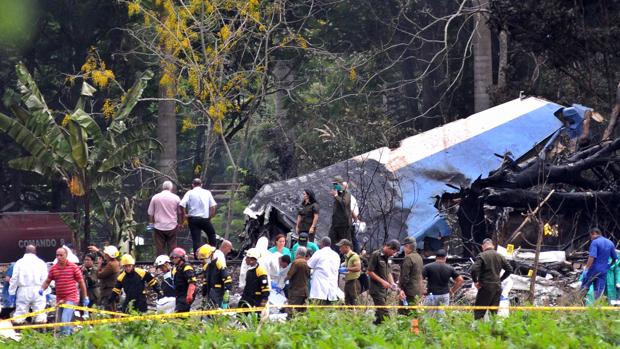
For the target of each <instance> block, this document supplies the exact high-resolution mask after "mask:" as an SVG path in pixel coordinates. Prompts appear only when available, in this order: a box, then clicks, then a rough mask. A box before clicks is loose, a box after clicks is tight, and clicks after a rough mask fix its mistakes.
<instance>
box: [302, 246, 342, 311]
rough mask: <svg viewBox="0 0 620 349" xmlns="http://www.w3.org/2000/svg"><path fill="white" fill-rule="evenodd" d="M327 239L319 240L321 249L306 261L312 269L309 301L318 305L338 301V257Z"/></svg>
mask: <svg viewBox="0 0 620 349" xmlns="http://www.w3.org/2000/svg"><path fill="white" fill-rule="evenodd" d="M331 244H332V241H331V239H330V238H329V237H327V236H326V237H324V238H322V239H321V249H320V250H318V251H317V252H315V253H314V254H313V255H312V257H310V259H309V260H308V266H309V267H310V268H311V269H312V279H311V280H310V297H308V298H310V299H315V300H318V301H319V303H320V304H329V303H330V302H333V301H336V300H338V293H339V288H338V268H340V256H339V255H338V253H336V252H335V251H334V250H332V248H331Z"/></svg>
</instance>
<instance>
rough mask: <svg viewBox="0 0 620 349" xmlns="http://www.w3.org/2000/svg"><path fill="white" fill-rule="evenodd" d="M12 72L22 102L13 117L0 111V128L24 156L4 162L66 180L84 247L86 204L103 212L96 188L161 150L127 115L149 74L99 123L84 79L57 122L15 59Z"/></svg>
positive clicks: (16, 105)
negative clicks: (77, 206) (89, 107)
mask: <svg viewBox="0 0 620 349" xmlns="http://www.w3.org/2000/svg"><path fill="white" fill-rule="evenodd" d="M16 71H17V77H18V80H17V89H18V92H19V95H20V99H21V103H12V105H10V106H9V109H10V110H11V112H12V114H13V115H12V116H8V115H5V114H3V113H0V132H3V133H5V134H7V135H8V136H9V137H11V138H12V139H13V140H14V141H15V143H17V144H19V145H20V146H21V147H22V148H23V149H24V150H25V151H26V152H28V154H29V155H27V156H24V157H20V158H16V159H13V160H11V161H9V166H11V167H12V168H14V169H18V170H23V171H30V172H36V173H39V174H41V175H43V176H46V177H56V178H60V179H62V180H64V181H65V182H66V183H67V186H68V187H69V191H70V192H71V194H72V195H73V196H74V197H78V198H80V199H81V200H80V202H81V208H82V210H83V211H84V221H83V227H82V229H83V233H84V241H83V244H82V247H83V248H85V247H87V246H88V245H89V244H90V215H91V204H92V203H93V202H94V203H95V204H96V205H95V206H96V207H97V209H100V210H105V205H104V204H103V200H102V195H101V193H99V192H98V189H99V188H103V187H104V186H105V185H109V184H110V183H114V182H116V183H118V182H120V181H119V180H118V179H119V178H120V177H121V176H122V175H123V174H124V173H125V172H126V171H127V170H126V167H128V166H127V165H131V164H132V163H134V162H136V161H139V159H141V158H144V157H145V156H146V155H148V154H150V152H151V151H154V150H158V149H160V148H161V145H160V144H159V143H158V142H157V141H156V140H155V139H154V138H152V137H151V136H150V134H151V131H152V125H148V124H140V123H139V122H138V121H137V120H136V119H135V118H132V117H131V112H132V110H133V108H134V107H135V106H136V104H137V103H138V101H139V99H140V97H141V96H142V93H143V91H144V89H145V88H146V86H147V83H148V81H149V80H150V79H151V78H152V77H153V73H152V72H151V71H148V70H147V71H145V72H144V73H142V74H141V75H140V76H139V77H138V79H137V80H136V82H135V83H134V85H133V86H132V87H131V88H130V89H129V90H128V91H127V92H126V93H125V94H124V96H123V98H121V102H120V104H119V105H118V107H117V108H116V109H115V113H114V115H112V116H111V117H110V118H109V120H108V119H106V120H104V121H102V122H99V123H98V122H97V121H96V120H95V118H94V115H93V114H92V113H88V112H87V111H86V110H85V109H86V108H85V105H86V101H87V100H88V99H91V98H93V93H94V92H96V90H95V88H94V87H92V86H91V85H89V84H88V83H87V82H86V81H84V82H83V83H82V89H81V93H80V97H79V99H78V102H77V104H76V106H75V108H74V109H73V110H71V111H68V112H67V114H66V115H65V116H64V118H63V119H62V121H61V122H57V120H56V118H55V117H54V114H53V113H52V111H51V110H50V109H49V107H48V106H47V103H46V101H45V98H44V97H43V94H42V93H41V91H39V88H38V87H37V85H36V83H35V81H34V79H33V78H32V76H31V75H30V73H29V72H28V70H27V69H26V67H25V66H24V65H23V64H22V63H19V64H17V65H16ZM129 167H131V166H129ZM104 216H105V214H104Z"/></svg>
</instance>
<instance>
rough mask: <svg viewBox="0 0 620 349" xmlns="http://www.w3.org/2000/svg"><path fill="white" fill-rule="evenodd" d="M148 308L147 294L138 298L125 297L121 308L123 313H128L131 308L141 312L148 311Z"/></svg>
mask: <svg viewBox="0 0 620 349" xmlns="http://www.w3.org/2000/svg"><path fill="white" fill-rule="evenodd" d="M147 309H148V307H147V305H146V296H145V295H142V296H141V297H138V298H137V299H127V298H125V301H124V302H123V305H122V307H121V310H122V311H123V313H128V312H129V310H135V311H137V312H140V313H146V310H147Z"/></svg>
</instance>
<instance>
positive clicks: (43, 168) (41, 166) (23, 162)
mask: <svg viewBox="0 0 620 349" xmlns="http://www.w3.org/2000/svg"><path fill="white" fill-rule="evenodd" d="M9 166H11V168H13V169H16V170H21V171H29V172H35V173H38V174H40V175H42V176H50V175H53V174H55V173H54V169H53V168H52V166H53V163H47V164H46V163H44V162H43V161H41V159H39V158H35V157H34V156H25V157H22V158H17V159H12V160H9Z"/></svg>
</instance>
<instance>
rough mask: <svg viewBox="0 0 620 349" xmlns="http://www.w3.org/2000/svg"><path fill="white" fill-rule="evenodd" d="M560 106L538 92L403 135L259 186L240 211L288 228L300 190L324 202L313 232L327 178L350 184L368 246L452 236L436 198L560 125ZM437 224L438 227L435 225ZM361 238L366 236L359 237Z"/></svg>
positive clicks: (325, 220)
mask: <svg viewBox="0 0 620 349" xmlns="http://www.w3.org/2000/svg"><path fill="white" fill-rule="evenodd" d="M561 107H562V106H561V105H558V104H555V103H552V102H549V101H546V100H543V99H539V98H535V97H528V98H524V99H515V100H513V101H510V102H507V103H504V104H501V105H498V106H496V107H494V108H491V109H488V110H485V111H483V112H480V113H477V114H474V115H472V116H470V117H468V118H466V119H460V120H457V121H454V122H451V123H449V124H446V125H443V126H441V127H437V128H434V129H432V130H429V131H427V132H424V133H420V134H418V135H415V136H412V137H409V138H406V139H404V140H403V141H402V142H401V144H400V147H398V148H396V149H389V148H379V149H376V150H373V151H370V152H368V153H365V154H362V155H359V156H356V157H354V158H352V159H348V160H345V161H342V162H339V163H336V164H334V165H331V166H328V167H325V168H322V169H320V170H317V171H314V172H311V173H308V174H306V175H303V176H299V177H296V178H292V179H289V180H286V181H280V182H276V183H271V184H267V185H265V186H263V187H262V188H261V190H260V191H259V192H258V194H257V195H256V196H255V197H254V198H253V199H252V200H251V202H250V204H249V205H248V207H247V208H246V209H245V211H244V213H245V214H246V215H247V216H248V217H250V218H257V217H258V216H260V215H269V214H271V213H272V211H273V210H275V211H277V212H278V215H279V218H280V219H281V221H283V222H284V223H285V224H286V225H288V226H291V227H293V226H294V222H295V219H296V216H297V211H298V209H299V205H300V203H301V199H302V191H303V189H304V188H308V189H311V190H313V191H314V192H315V194H316V197H317V201H318V202H319V203H320V205H321V214H320V219H319V223H318V230H317V234H318V235H319V236H322V235H326V234H327V233H328V231H329V226H330V223H331V213H332V205H333V198H331V197H330V195H329V189H330V188H331V179H332V178H333V177H334V176H336V175H340V176H342V177H343V178H344V179H345V180H346V181H349V182H352V183H353V185H354V187H353V188H352V189H351V192H352V194H353V195H354V196H355V197H356V198H357V199H358V202H359V206H360V210H361V217H362V220H364V221H365V222H366V223H367V225H368V229H367V231H366V238H368V239H369V243H370V245H371V246H375V247H376V246H378V245H379V244H381V243H382V242H384V241H385V239H389V238H398V239H400V238H403V237H404V236H407V235H408V236H414V237H416V238H417V239H418V240H419V242H422V239H423V238H424V237H425V236H430V237H438V236H442V235H444V234H449V230H448V231H447V230H446V229H443V228H445V227H444V224H442V223H441V222H439V221H441V220H442V219H443V218H442V217H441V216H440V215H439V212H438V210H437V209H436V208H435V206H434V204H435V200H436V197H437V196H441V195H442V194H443V193H444V192H454V191H455V189H453V188H450V187H448V186H446V184H451V185H454V186H457V187H460V186H469V185H470V184H471V182H473V181H474V180H475V179H476V178H478V177H479V176H481V177H486V176H488V174H489V172H490V171H492V170H495V169H497V168H498V167H499V166H500V164H501V161H502V159H501V158H499V157H498V156H495V155H494V154H500V155H503V154H506V153H510V155H511V157H512V158H515V159H516V158H519V157H521V156H523V155H524V154H526V153H527V152H528V151H530V150H531V149H532V148H534V147H535V146H536V145H537V144H538V143H540V142H543V141H544V140H545V139H546V138H547V137H549V136H550V135H551V134H553V133H554V132H555V131H557V130H558V129H559V128H560V127H562V122H561V121H560V120H558V119H557V118H556V117H555V116H554V112H556V111H557V110H558V109H560V108H561ZM438 222H439V224H438ZM362 238H363V237H362Z"/></svg>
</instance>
